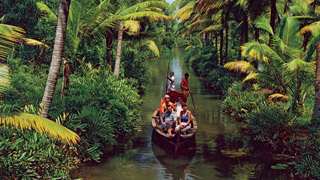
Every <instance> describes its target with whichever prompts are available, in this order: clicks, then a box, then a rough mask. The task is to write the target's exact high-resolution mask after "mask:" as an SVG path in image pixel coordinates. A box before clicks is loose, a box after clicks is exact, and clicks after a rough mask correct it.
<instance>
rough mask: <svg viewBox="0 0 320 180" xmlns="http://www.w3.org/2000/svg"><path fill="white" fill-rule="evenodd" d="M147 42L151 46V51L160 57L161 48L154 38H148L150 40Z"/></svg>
mask: <svg viewBox="0 0 320 180" xmlns="http://www.w3.org/2000/svg"><path fill="white" fill-rule="evenodd" d="M145 44H146V46H147V47H148V48H149V50H150V51H152V52H153V53H154V54H155V55H156V56H157V57H160V51H159V48H158V46H157V44H156V43H155V42H154V41H153V40H151V39H148V40H146V42H145Z"/></svg>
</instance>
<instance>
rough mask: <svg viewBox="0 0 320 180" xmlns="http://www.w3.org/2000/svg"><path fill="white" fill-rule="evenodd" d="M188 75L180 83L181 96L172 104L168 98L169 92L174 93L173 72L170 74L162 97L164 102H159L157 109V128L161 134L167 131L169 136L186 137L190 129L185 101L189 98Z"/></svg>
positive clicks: (189, 118)
mask: <svg viewBox="0 0 320 180" xmlns="http://www.w3.org/2000/svg"><path fill="white" fill-rule="evenodd" d="M188 77H189V74H188V73H185V75H184V79H183V80H182V81H181V83H180V88H181V90H182V96H178V98H177V101H176V102H173V100H172V99H173V98H172V99H171V97H170V95H169V94H170V92H171V91H175V85H174V81H175V78H174V72H170V77H167V79H168V86H167V93H166V94H165V96H164V98H163V99H164V102H163V101H161V107H160V108H159V110H158V111H159V112H158V114H159V117H160V120H159V124H158V128H159V130H160V131H161V132H165V131H167V132H168V134H169V135H172V133H173V132H174V133H175V134H178V133H181V134H183V135H186V134H187V132H188V131H189V130H190V129H191V111H189V110H188V106H187V103H186V99H187V98H188V96H189V91H190V90H189V87H188Z"/></svg>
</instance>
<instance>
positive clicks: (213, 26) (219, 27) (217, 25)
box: [198, 24, 223, 35]
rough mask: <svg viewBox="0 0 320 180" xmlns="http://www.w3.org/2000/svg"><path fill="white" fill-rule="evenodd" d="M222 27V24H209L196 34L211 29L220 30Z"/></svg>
mask: <svg viewBox="0 0 320 180" xmlns="http://www.w3.org/2000/svg"><path fill="white" fill-rule="evenodd" d="M222 28H223V27H222V24H216V25H212V26H209V27H207V28H205V29H203V30H202V31H201V32H199V34H198V35H201V34H203V33H206V32H211V31H220V30H221V29H222Z"/></svg>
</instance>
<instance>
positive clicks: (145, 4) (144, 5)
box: [119, 1, 169, 16]
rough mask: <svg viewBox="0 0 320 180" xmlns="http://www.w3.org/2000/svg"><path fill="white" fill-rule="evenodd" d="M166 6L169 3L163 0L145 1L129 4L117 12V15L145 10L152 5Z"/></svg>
mask: <svg viewBox="0 0 320 180" xmlns="http://www.w3.org/2000/svg"><path fill="white" fill-rule="evenodd" d="M168 6H169V4H168V3H167V2H164V1H145V2H141V3H138V4H135V5H133V6H130V7H129V8H127V9H125V10H122V11H121V12H119V15H121V16H126V15H128V14H132V13H136V12H139V11H145V10H146V9H147V8H152V7H157V8H164V7H168Z"/></svg>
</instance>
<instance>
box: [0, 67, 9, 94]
mask: <svg viewBox="0 0 320 180" xmlns="http://www.w3.org/2000/svg"><path fill="white" fill-rule="evenodd" d="M9 84H10V81H9V68H8V66H7V65H4V64H0V96H1V94H2V93H3V92H5V91H6V90H7V88H8V86H9Z"/></svg>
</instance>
